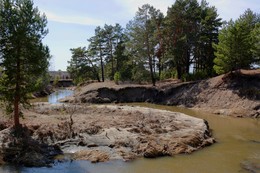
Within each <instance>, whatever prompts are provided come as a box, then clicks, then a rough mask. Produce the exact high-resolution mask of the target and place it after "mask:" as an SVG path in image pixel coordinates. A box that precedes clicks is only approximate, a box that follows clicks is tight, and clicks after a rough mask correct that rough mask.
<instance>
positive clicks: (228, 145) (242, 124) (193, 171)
mask: <svg viewBox="0 0 260 173" xmlns="http://www.w3.org/2000/svg"><path fill="white" fill-rule="evenodd" d="M128 105H138V106H145V107H152V108H158V109H164V110H170V111H176V112H182V113H185V114H188V115H191V116H195V117H198V118H203V119H206V120H207V121H208V122H209V126H210V128H211V129H212V131H213V136H214V137H215V138H216V140H217V143H216V144H214V145H212V146H210V147H207V148H204V149H202V150H200V151H198V152H195V153H192V154H190V155H177V156H174V157H162V158H158V159H138V160H135V161H132V162H123V161H110V162H106V163H97V164H92V163H90V162H87V161H72V162H70V161H68V162H65V163H56V164H55V165H54V166H53V167H52V168H23V167H12V166H4V167H1V168H0V172H1V173H34V172H35V173H36V172H37V173H45V172H48V173H64V172H65V173H70V172H73V173H94V172H102V173H132V172H134V173H145V172H149V173H171V172H176V173H225V172H227V173H236V172H241V173H246V172H247V171H246V170H243V169H242V167H241V166H242V165H247V166H248V167H249V168H250V165H251V164H252V165H253V166H254V165H256V166H257V165H260V120H259V119H258V120H257V119H246V118H243V119H239V118H232V117H227V116H221V115H213V114H208V113H203V112H200V111H194V110H190V109H185V108H179V107H172V106H159V105H153V104H146V103H136V104H128ZM256 171H258V172H259V170H256Z"/></svg>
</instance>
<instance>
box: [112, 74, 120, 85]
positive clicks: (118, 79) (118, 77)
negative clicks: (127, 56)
mask: <svg viewBox="0 0 260 173" xmlns="http://www.w3.org/2000/svg"><path fill="white" fill-rule="evenodd" d="M120 80H121V74H120V72H118V71H117V72H116V73H115V74H114V81H115V83H116V84H117V85H118V84H119V81H120Z"/></svg>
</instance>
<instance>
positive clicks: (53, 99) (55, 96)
mask: <svg viewBox="0 0 260 173" xmlns="http://www.w3.org/2000/svg"><path fill="white" fill-rule="evenodd" d="M72 94H73V91H71V90H58V91H56V92H54V93H52V94H51V95H49V96H48V102H49V103H52V104H56V103H59V100H60V99H62V98H65V97H67V96H70V95H72Z"/></svg>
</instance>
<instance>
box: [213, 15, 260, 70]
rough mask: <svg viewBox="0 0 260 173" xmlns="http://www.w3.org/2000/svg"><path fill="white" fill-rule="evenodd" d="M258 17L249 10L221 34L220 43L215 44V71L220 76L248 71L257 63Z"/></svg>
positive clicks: (230, 23)
mask: <svg viewBox="0 0 260 173" xmlns="http://www.w3.org/2000/svg"><path fill="white" fill-rule="evenodd" d="M257 20H259V19H257V15H256V14H254V13H253V12H252V11H250V10H247V11H246V12H245V13H244V14H243V15H242V16H240V18H239V19H238V20H236V21H235V22H233V21H230V22H229V23H228V24H227V25H226V26H225V27H224V28H223V29H222V30H221V32H220V34H219V43H218V44H214V48H215V49H216V52H215V55H216V58H215V60H214V63H215V65H214V70H215V71H216V73H218V74H223V73H227V72H229V71H233V70H237V69H242V68H244V69H248V68H250V65H251V64H252V63H254V62H256V61H257V60H256V58H257V57H258V58H259V56H258V55H257V54H259V53H257V52H258V50H257V49H258V48H257V46H258V45H257V44H259V41H260V40H259V37H257V34H255V32H257V31H256V30H257V29H256V30H255V28H257V25H256V24H257V22H256V21H257Z"/></svg>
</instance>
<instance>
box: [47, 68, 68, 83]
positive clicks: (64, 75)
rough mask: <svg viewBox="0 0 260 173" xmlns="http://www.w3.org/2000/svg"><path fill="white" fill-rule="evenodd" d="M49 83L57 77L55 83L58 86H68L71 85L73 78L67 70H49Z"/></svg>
mask: <svg viewBox="0 0 260 173" xmlns="http://www.w3.org/2000/svg"><path fill="white" fill-rule="evenodd" d="M49 75H50V83H51V84H53V82H54V81H55V80H57V79H58V83H57V85H58V86H59V87H70V86H72V85H73V79H71V75H70V74H69V73H68V72H67V71H61V70H59V71H49Z"/></svg>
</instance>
